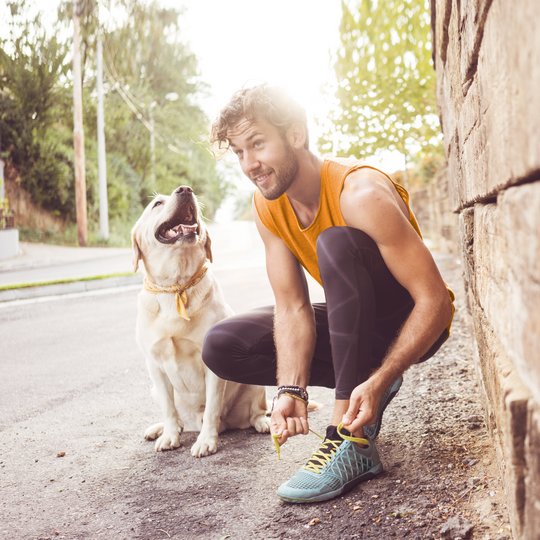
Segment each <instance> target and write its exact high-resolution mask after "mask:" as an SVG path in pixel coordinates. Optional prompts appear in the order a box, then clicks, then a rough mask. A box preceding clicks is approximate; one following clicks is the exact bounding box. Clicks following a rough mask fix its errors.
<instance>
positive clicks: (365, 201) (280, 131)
mask: <svg viewBox="0 0 540 540" xmlns="http://www.w3.org/2000/svg"><path fill="white" fill-rule="evenodd" d="M212 139H213V141H214V142H218V143H219V144H220V146H223V145H226V146H227V147H229V148H230V149H231V150H232V151H233V152H234V153H235V154H236V155H237V157H238V160H239V163H240V166H241V168H242V171H243V172H244V174H245V175H246V176H247V177H248V178H249V179H250V180H251V181H252V182H253V183H254V184H255V186H256V187H257V189H258V192H256V193H255V196H254V216H255V222H256V225H257V228H258V231H259V233H260V235H261V238H262V240H263V242H264V246H265V252H266V266H267V272H268V277H269V280H270V283H271V286H272V289H273V292H274V295H275V302H276V304H275V308H272V307H268V308H261V309H258V310H255V311H253V312H251V313H248V314H244V315H237V316H235V317H232V318H230V319H227V320H225V321H222V322H221V323H219V324H218V325H217V326H215V327H214V328H213V329H211V330H210V332H209V333H208V335H207V337H206V340H205V344H204V348H203V359H204V361H205V363H206V364H207V365H208V366H209V367H210V369H212V370H213V371H215V373H217V374H218V375H219V376H221V377H223V378H225V379H230V380H234V381H238V382H243V383H250V384H261V385H275V384H277V386H278V393H277V396H276V397H275V398H274V402H273V410H272V416H271V431H272V434H273V436H275V437H276V439H277V442H278V443H279V444H280V445H281V444H283V443H284V442H285V441H286V440H287V439H288V438H289V437H291V436H294V435H297V434H300V433H302V434H307V433H308V429H309V424H308V415H307V401H308V395H307V391H306V388H307V386H308V385H315V386H326V387H330V388H334V387H335V389H336V399H335V404H334V408H333V412H332V417H331V419H330V425H329V426H328V428H327V431H326V437H325V439H324V441H323V442H322V444H321V445H320V447H319V448H318V449H317V450H316V451H315V452H314V454H313V455H312V457H311V458H310V459H309V460H308V462H307V463H306V465H305V466H304V467H302V468H301V469H300V470H299V471H298V472H297V473H296V474H295V475H294V476H293V477H292V478H291V479H290V480H289V481H288V482H286V483H284V484H282V485H281V486H280V487H279V489H278V496H279V497H281V498H282V499H283V500H285V501H288V502H314V501H321V500H327V499H331V498H333V497H336V496H338V495H341V494H342V493H344V492H346V491H347V490H349V489H351V488H352V487H353V486H354V485H356V484H357V483H358V482H360V481H362V480H366V479H368V478H371V477H373V476H374V475H376V474H378V473H379V472H380V471H382V465H381V462H380V458H379V456H378V453H377V449H376V446H375V441H374V439H375V437H376V436H377V434H378V432H379V429H380V424H381V417H382V413H383V411H384V408H385V407H386V405H387V404H388V403H389V401H390V400H391V399H392V398H393V396H394V395H395V394H396V393H397V391H398V390H399V387H400V385H401V381H402V377H401V375H402V374H403V372H404V371H405V370H406V369H407V368H408V367H409V366H411V365H412V364H414V363H416V362H418V361H421V360H425V359H427V358H428V357H430V356H431V355H433V354H434V353H435V352H436V351H437V349H438V348H439V347H440V345H441V344H442V343H443V342H444V341H445V340H446V339H447V337H448V332H449V326H450V323H451V319H452V314H453V305H452V301H453V299H454V298H453V294H452V293H451V291H449V290H448V289H447V287H446V285H445V283H444V281H443V280H442V278H441V276H440V274H439V271H438V270H437V267H436V265H435V263H434V261H433V258H432V256H431V254H430V253H429V251H428V250H427V248H426V247H425V245H424V243H423V242H422V239H421V236H420V231H419V229H418V225H417V223H416V220H415V217H414V215H413V213H412V211H411V210H410V208H409V206H408V201H409V198H408V194H407V192H406V191H405V189H404V188H402V187H401V186H399V185H397V184H395V183H394V182H393V181H392V180H391V179H390V177H389V176H387V175H386V174H385V173H383V172H381V171H379V170H377V169H375V168H373V167H368V166H364V165H362V164H361V163H357V162H352V163H350V162H349V163H346V162H343V161H340V160H334V159H326V160H322V159H320V158H319V157H317V156H316V155H314V154H313V153H312V152H311V151H310V150H309V143H308V132H307V126H306V116H305V112H304V110H303V109H302V108H301V107H300V106H299V105H297V104H296V103H295V102H294V101H292V100H291V99H289V98H288V97H287V96H286V95H285V94H284V93H283V92H282V91H281V90H279V89H277V88H273V87H270V86H267V85H260V86H256V87H253V88H249V89H244V90H241V91H239V92H237V93H236V94H235V95H234V96H233V97H232V99H231V101H230V103H229V104H228V105H227V106H226V107H225V108H224V109H223V110H222V111H221V114H220V115H219V117H218V119H217V120H216V122H215V123H214V125H213V128H212ZM301 266H303V267H304V268H305V269H306V270H307V271H308V272H309V273H310V274H311V275H312V276H313V277H314V278H315V279H316V280H317V281H318V282H319V283H320V284H321V285H322V286H323V288H324V291H325V296H326V304H314V305H312V304H311V303H310V301H309V295H308V290H307V285H306V279H305V275H304V273H303V270H302V268H301Z"/></svg>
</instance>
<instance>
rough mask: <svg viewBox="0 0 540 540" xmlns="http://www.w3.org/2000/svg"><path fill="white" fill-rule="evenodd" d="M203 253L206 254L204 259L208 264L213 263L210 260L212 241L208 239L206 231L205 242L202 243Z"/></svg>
mask: <svg viewBox="0 0 540 540" xmlns="http://www.w3.org/2000/svg"><path fill="white" fill-rule="evenodd" d="M204 251H205V252H206V258H207V259H208V260H209V261H210V262H214V261H213V259H212V240H211V239H210V235H209V234H208V229H206V240H205V242H204Z"/></svg>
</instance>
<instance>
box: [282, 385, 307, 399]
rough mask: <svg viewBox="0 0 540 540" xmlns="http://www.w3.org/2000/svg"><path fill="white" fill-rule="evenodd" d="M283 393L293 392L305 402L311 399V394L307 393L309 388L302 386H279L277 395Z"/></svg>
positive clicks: (292, 393)
mask: <svg viewBox="0 0 540 540" xmlns="http://www.w3.org/2000/svg"><path fill="white" fill-rule="evenodd" d="M282 394H291V395H293V396H297V397H299V398H300V399H301V400H302V401H304V402H305V403H307V402H308V401H309V395H308V393H307V390H306V389H305V388H302V387H301V386H295V385H283V386H278V391H277V396H276V397H279V396H281V395H282Z"/></svg>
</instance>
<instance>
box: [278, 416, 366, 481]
mask: <svg viewBox="0 0 540 540" xmlns="http://www.w3.org/2000/svg"><path fill="white" fill-rule="evenodd" d="M342 429H343V424H339V425H338V427H337V432H338V433H339V436H340V437H341V439H340V440H335V441H334V440H331V439H326V440H325V439H324V437H323V436H322V435H320V434H319V433H317V432H316V431H313V430H312V429H311V428H310V429H309V431H311V433H313V434H314V435H317V437H319V439H323V441H324V442H323V443H322V444H321V447H326V445H328V450H329V452H328V453H326V452H323V451H322V450H321V447H319V450H316V451H315V452H314V453H313V455H312V456H311V458H310V459H309V460H308V463H307V464H306V465H304V469H307V470H309V471H313V472H316V473H320V472H321V469H322V467H324V465H325V464H326V463H327V462H328V461H329V459H330V458H331V457H332V455H333V454H334V452H335V451H336V450H337V449H338V448H339V445H340V443H342V442H343V441H344V440H345V441H351V442H354V443H357V444H362V445H365V446H369V441H368V440H367V439H364V438H362V437H353V436H351V435H346V434H345V433H342V431H341V430H342ZM278 439H279V435H272V440H273V442H274V448H275V449H276V454H277V458H278V459H281V446H280V444H279V442H278ZM311 461H316V462H317V463H313V464H312V463H310V462H311Z"/></svg>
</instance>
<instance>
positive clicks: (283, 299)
mask: <svg viewBox="0 0 540 540" xmlns="http://www.w3.org/2000/svg"><path fill="white" fill-rule="evenodd" d="M254 215H255V223H256V225H257V229H258V231H259V234H260V235H261V238H262V239H263V242H264V246H265V252H266V270H267V273H268V278H269V280H270V285H271V286H272V290H273V292H274V296H275V300H276V306H275V312H274V341H275V345H276V352H277V384H278V385H279V386H281V385H296V386H301V387H303V388H305V387H306V386H307V384H308V382H309V372H310V367H311V359H312V357H313V351H314V348H315V339H316V333H315V317H314V313H313V307H312V306H311V303H310V300H309V293H308V288H307V282H306V278H305V275H304V273H303V271H302V269H301V267H300V265H299V263H298V261H297V260H296V258H295V257H294V255H293V254H292V253H291V251H290V250H289V249H288V247H287V246H286V245H285V243H284V242H283V240H281V239H280V238H278V237H277V236H275V235H274V234H272V233H271V232H270V231H269V230H268V229H267V228H266V227H265V226H264V225H263V224H262V223H261V221H260V219H259V217H258V214H257V212H256V210H254ZM274 412H275V413H276V414H273V415H272V432H273V433H283V432H284V433H283V435H282V437H281V439H280V444H282V443H283V442H285V440H286V439H287V437H288V436H291V435H295V434H297V433H307V432H308V425H307V409H306V408H305V407H303V406H302V403H301V402H299V401H298V400H295V399H292V398H286V397H283V398H280V400H279V403H278V406H276V405H275V406H274ZM289 415H290V416H289Z"/></svg>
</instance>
